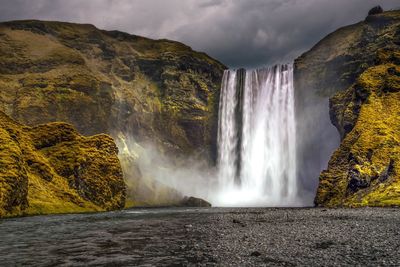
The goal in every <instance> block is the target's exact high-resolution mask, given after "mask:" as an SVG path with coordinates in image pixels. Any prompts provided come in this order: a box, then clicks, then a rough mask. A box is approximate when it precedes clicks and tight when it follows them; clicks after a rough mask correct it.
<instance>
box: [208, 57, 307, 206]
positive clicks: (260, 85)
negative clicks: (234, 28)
mask: <svg viewBox="0 0 400 267" xmlns="http://www.w3.org/2000/svg"><path fill="white" fill-rule="evenodd" d="M218 127H219V129H218V149H219V152H218V153H219V155H218V168H219V176H218V182H219V188H218V193H217V194H216V198H215V199H214V201H213V204H214V205H217V206H299V205H302V204H301V203H299V201H298V188H297V180H296V140H295V136H296V132H295V131H296V128H295V116H294V88H293V66H292V65H291V64H290V65H277V66H274V67H270V68H265V69H258V70H246V71H244V70H226V71H225V73H224V77H223V82H222V88H221V97H220V110H219V126H218Z"/></svg>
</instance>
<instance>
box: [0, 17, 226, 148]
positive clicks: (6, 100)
mask: <svg viewBox="0 0 400 267" xmlns="http://www.w3.org/2000/svg"><path fill="white" fill-rule="evenodd" d="M224 68H225V67H224V66H223V65H222V64H220V63H219V62H217V61H215V60H213V59H212V58H210V57H208V56H207V55H206V54H204V53H199V52H195V51H193V50H192V49H191V48H190V47H188V46H185V45H183V44H181V43H178V42H173V41H168V40H151V39H147V38H143V37H139V36H134V35H129V34H126V33H122V32H118V31H102V30H99V29H97V28H95V27H94V26H92V25H82V24H72V23H62V22H43V21H15V22H6V23H1V24H0V86H1V88H2V90H1V94H0V109H1V110H3V111H4V112H5V113H6V114H8V115H10V116H11V117H12V118H14V119H16V120H18V121H19V122H21V123H25V124H28V125H35V124H37V123H44V122H50V121H66V122H69V123H72V124H73V125H74V126H76V127H77V129H78V130H79V131H80V132H82V133H84V134H97V133H102V132H104V133H112V134H114V133H115V132H117V131H124V132H129V133H132V134H134V136H135V138H136V139H137V140H138V141H146V140H151V141H153V142H154V141H157V142H158V144H159V145H160V148H162V149H164V150H170V151H177V152H179V153H183V154H188V153H193V152H195V151H196V152H197V151H199V150H201V152H205V153H209V152H210V151H213V150H215V138H216V137H215V136H216V134H214V133H215V132H216V123H217V115H218V114H217V112H218V110H217V109H218V108H217V106H218V99H219V93H218V92H219V86H220V81H221V79H222V72H223V69H224ZM210 154H212V153H210Z"/></svg>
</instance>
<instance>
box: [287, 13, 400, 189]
mask: <svg viewBox="0 0 400 267" xmlns="http://www.w3.org/2000/svg"><path fill="white" fill-rule="evenodd" d="M399 21H400V12H399V11H389V12H383V13H378V14H374V15H368V16H367V17H366V19H365V20H364V21H361V22H359V23H356V24H354V25H350V26H346V27H343V28H340V29H338V30H337V31H335V32H333V33H331V34H329V35H328V36H327V37H325V38H324V39H322V40H321V41H320V42H318V43H317V44H316V45H315V46H314V47H313V48H312V49H311V50H309V51H308V52H306V53H304V54H303V55H301V56H300V57H299V58H297V59H296V60H295V70H294V78H295V81H294V82H295V90H296V91H295V100H296V101H295V102H296V117H297V118H296V120H297V123H298V130H297V134H298V136H297V137H298V145H299V147H298V149H299V154H298V158H299V160H300V161H299V164H298V165H299V168H298V169H299V175H300V177H301V180H302V182H303V183H305V184H306V185H307V186H308V187H312V188H315V189H316V188H317V186H318V179H316V178H317V177H318V176H319V173H320V172H321V170H323V169H324V168H326V166H327V163H328V161H329V158H330V156H331V155H332V153H333V151H334V150H335V149H336V148H337V147H338V146H339V144H340V136H339V135H338V133H337V129H335V127H334V126H333V124H332V122H331V120H330V114H329V113H330V112H329V98H330V97H333V96H334V95H335V94H336V93H337V92H341V91H344V90H346V89H347V88H349V87H350V86H351V85H352V84H354V83H355V82H356V81H357V79H358V77H359V76H360V75H361V73H363V72H364V71H366V70H367V69H368V68H370V67H371V66H375V65H376V64H380V63H379V53H381V54H382V53H383V54H384V53H389V54H390V55H392V54H393V52H394V51H398V49H399V44H400V29H399ZM385 51H386V52H385ZM339 131H340V129H339Z"/></svg>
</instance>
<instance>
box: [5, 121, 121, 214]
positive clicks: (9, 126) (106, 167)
mask: <svg viewBox="0 0 400 267" xmlns="http://www.w3.org/2000/svg"><path fill="white" fill-rule="evenodd" d="M0 139H1V145H0V155H1V157H0V184H1V187H0V193H1V194H0V216H1V217H3V216H16V215H32V214H48V213H68V212H88V211H101V210H112V209H118V208H122V207H124V201H125V183H124V181H123V178H122V170H121V166H120V162H119V160H118V157H117V153H118V150H117V147H116V145H115V144H114V142H113V139H112V138H111V137H109V136H107V135H96V136H92V137H84V136H81V135H80V134H78V132H76V130H75V129H74V128H73V127H72V126H71V125H69V124H66V123H50V124H43V125H38V126H35V127H26V126H22V125H19V124H17V123H15V122H14V121H12V120H11V119H9V118H8V117H7V116H6V115H5V114H3V113H0Z"/></svg>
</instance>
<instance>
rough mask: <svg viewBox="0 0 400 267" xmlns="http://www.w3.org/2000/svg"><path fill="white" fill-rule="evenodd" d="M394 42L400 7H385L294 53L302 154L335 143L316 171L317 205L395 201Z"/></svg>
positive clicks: (398, 179)
mask: <svg viewBox="0 0 400 267" xmlns="http://www.w3.org/2000/svg"><path fill="white" fill-rule="evenodd" d="M399 48H400V11H390V12H384V13H378V14H374V15H369V16H368V17H367V18H366V19H365V21H362V22H360V23H357V24H355V25H351V26H348V27H344V28H342V29H339V30H338V31H336V32H334V33H332V34H330V35H328V36H327V37H326V38H325V39H323V40H322V41H320V42H319V43H318V44H317V45H316V46H315V47H314V48H312V49H311V50H310V51H309V52H307V53H305V54H304V55H302V56H301V57H300V58H299V59H297V60H296V73H295V76H296V79H295V83H296V84H295V85H296V94H297V95H296V96H297V98H296V100H297V109H298V110H299V111H300V112H303V113H302V115H300V116H299V120H298V121H299V122H300V123H302V124H303V125H300V132H301V134H302V135H305V142H304V144H303V147H301V150H302V151H301V152H300V154H302V155H303V156H305V158H306V160H305V161H307V160H308V161H309V162H310V161H311V160H313V159H314V158H315V157H323V158H324V160H327V155H329V152H330V151H329V150H331V151H332V150H333V149H334V147H335V146H339V148H338V149H337V150H336V151H335V152H334V153H333V156H332V157H331V158H330V160H329V164H328V168H327V170H324V171H322V173H321V175H320V177H319V185H318V189H317V195H316V198H315V203H316V204H317V205H320V206H366V205H368V206H381V205H399V204H400V176H399V170H398V165H399V164H400V158H399V156H400V154H399V151H400V150H399V149H400V146H399V145H400V143H399V140H400V139H399V137H400V136H399V133H400V132H399V130H400V122H399V121H398V116H399V115H400V98H399V97H400V95H399V81H400V80H399V79H400V78H399V73H400V72H399V63H400V52H399V51H400V49H399ZM328 99H329V109H328V101H327V100H328ZM328 112H329V113H328ZM314 113H317V114H314ZM328 114H329V115H328ZM329 118H330V120H329ZM328 123H332V124H333V125H334V126H335V127H336V128H337V131H338V132H339V134H338V133H337V132H336V131H333V130H332V128H329V127H331V126H329V125H328ZM316 140H320V141H317V142H315V141H316ZM332 140H334V141H332ZM336 140H337V141H336ZM318 142H324V143H322V144H323V145H319V144H318ZM336 142H338V143H339V142H340V145H339V144H338V143H336ZM316 144H317V145H316ZM324 144H326V146H324ZM319 146H320V147H321V149H320V150H319V151H318V149H319V148H320V147H319ZM314 153H315V154H314ZM303 163H304V162H303ZM303 166H307V164H304V165H303ZM313 175H314V173H313ZM313 178H314V177H308V179H313Z"/></svg>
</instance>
